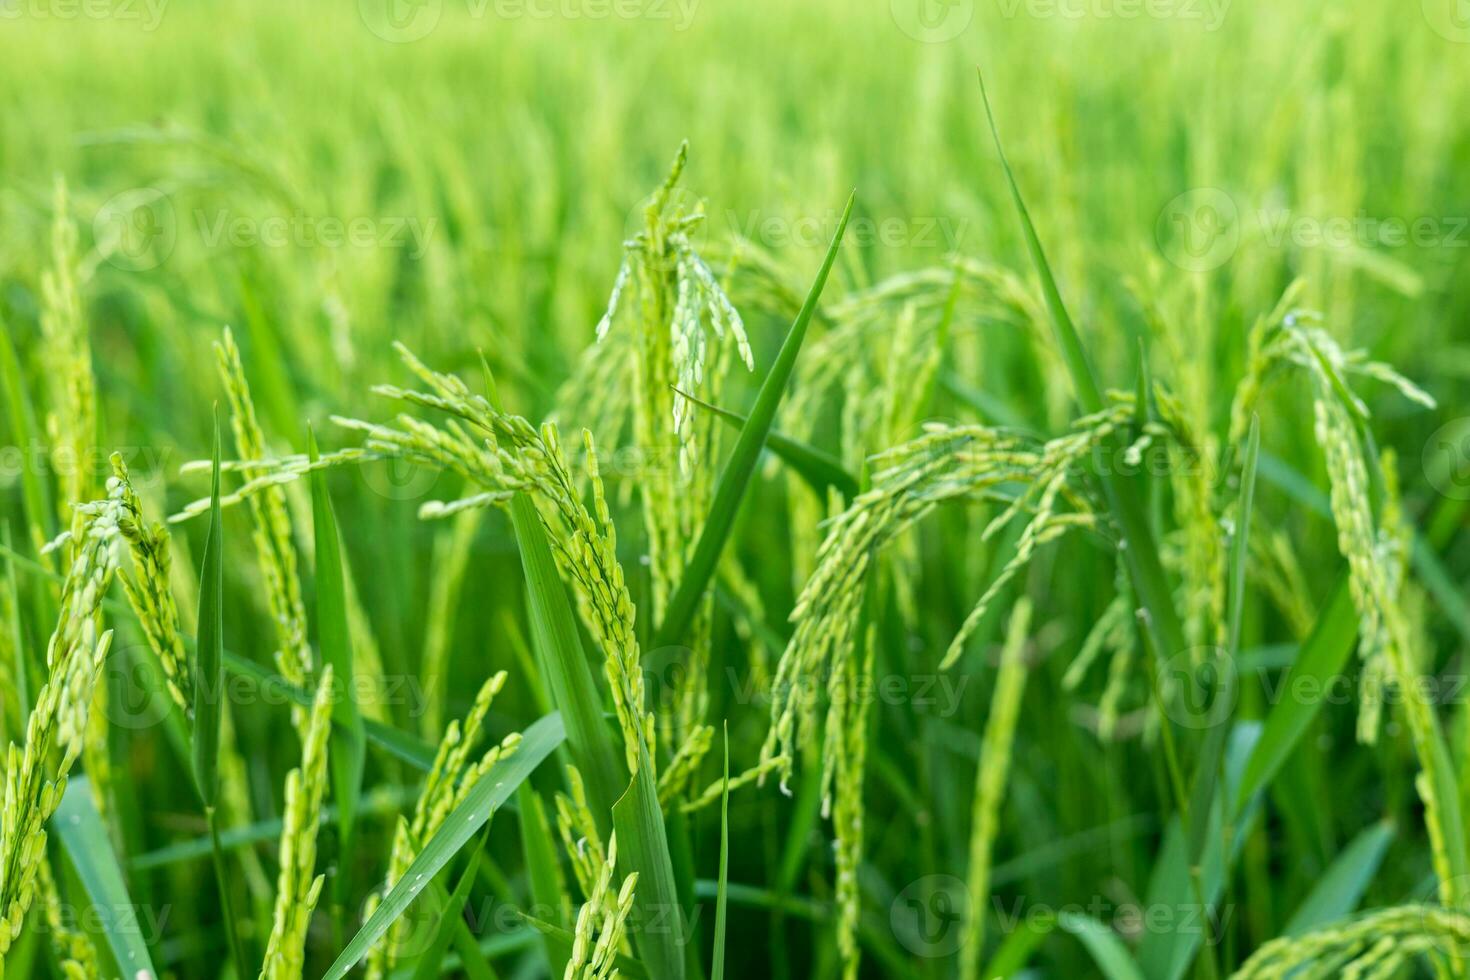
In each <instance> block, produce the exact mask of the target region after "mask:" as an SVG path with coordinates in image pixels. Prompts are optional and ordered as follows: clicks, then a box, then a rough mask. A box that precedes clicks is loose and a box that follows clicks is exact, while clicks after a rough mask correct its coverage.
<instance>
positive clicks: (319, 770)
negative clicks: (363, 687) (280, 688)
mask: <svg viewBox="0 0 1470 980" xmlns="http://www.w3.org/2000/svg"><path fill="white" fill-rule="evenodd" d="M331 731H332V667H331V665H330V664H328V665H327V666H325V667H323V668H322V672H321V680H320V681H319V682H318V684H317V691H316V698H315V700H314V701H313V702H312V707H311V714H310V716H309V718H308V720H307V725H306V740H305V743H304V744H303V746H302V752H301V765H300V767H299V768H296V769H292V770H291V771H290V772H289V773H287V775H286V813H285V818H284V821H283V827H282V829H281V848H280V863H281V871H280V876H279V878H278V879H277V882H276V905H275V913H274V915H273V917H272V922H271V934H270V939H269V940H268V941H267V944H266V950H265V960H264V961H263V963H262V965H261V969H260V976H261V980H300V977H301V971H302V969H303V967H304V951H305V948H306V931H307V926H308V924H309V923H310V922H311V913H312V911H313V910H314V909H315V908H316V903H317V898H318V896H320V895H321V890H322V882H323V881H325V880H326V876H325V875H318V874H315V872H316V836H317V830H318V828H319V827H320V826H321V813H322V799H323V797H325V796H326V792H327V737H328V736H329V735H330V734H331Z"/></svg>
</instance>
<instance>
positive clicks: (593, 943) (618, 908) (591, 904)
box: [563, 834, 638, 980]
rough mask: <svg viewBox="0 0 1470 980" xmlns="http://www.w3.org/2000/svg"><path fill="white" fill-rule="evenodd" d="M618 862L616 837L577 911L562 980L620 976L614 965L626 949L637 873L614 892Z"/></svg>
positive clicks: (606, 979) (611, 979)
mask: <svg viewBox="0 0 1470 980" xmlns="http://www.w3.org/2000/svg"><path fill="white" fill-rule="evenodd" d="M617 861H618V838H617V835H616V834H613V835H612V836H611V837H609V838H608V841H607V854H606V856H605V858H604V859H603V860H602V861H600V862H599V864H598V865H597V876H596V879H595V881H594V882H593V884H592V890H591V891H590V892H589V893H588V896H587V901H586V902H585V903H584V904H583V905H582V908H581V909H580V910H579V911H578V912H577V927H576V934H575V938H574V939H573V940H572V955H571V958H570V959H569V960H568V961H567V969H566V973H564V974H563V980H614V978H616V977H617V976H618V975H619V974H618V970H617V968H616V967H615V966H614V963H615V962H616V959H617V955H618V950H619V949H621V948H622V946H623V940H624V937H625V934H626V931H627V927H626V923H627V919H628V913H629V912H631V911H632V909H633V891H634V889H635V888H637V887H638V873H637V872H636V871H635V872H633V873H632V874H629V875H628V876H627V877H626V878H624V879H623V884H622V886H621V887H619V889H618V890H617V892H616V893H614V892H613V890H612V876H613V869H614V868H615V867H616V866H617Z"/></svg>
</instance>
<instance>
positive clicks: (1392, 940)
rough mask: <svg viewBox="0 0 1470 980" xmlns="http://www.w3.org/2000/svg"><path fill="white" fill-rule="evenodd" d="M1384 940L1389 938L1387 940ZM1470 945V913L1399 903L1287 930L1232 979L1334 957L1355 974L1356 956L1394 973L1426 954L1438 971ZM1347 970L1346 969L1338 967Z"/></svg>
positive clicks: (1270, 975) (1294, 972)
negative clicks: (1294, 931) (1316, 925)
mask: <svg viewBox="0 0 1470 980" xmlns="http://www.w3.org/2000/svg"><path fill="white" fill-rule="evenodd" d="M1385 944H1390V945H1388V946H1385ZM1467 945H1470V916H1466V915H1465V914H1464V913H1463V912H1456V911H1451V910H1449V909H1442V908H1438V907H1436V906H1432V905H1400V906H1395V907H1392V908H1386V909H1379V910H1377V911H1374V912H1369V913H1367V914H1365V915H1362V916H1358V917H1356V918H1353V919H1348V920H1345V921H1342V922H1337V923H1334V924H1332V925H1329V926H1325V927H1323V928H1321V929H1317V930H1314V931H1312V932H1308V933H1306V934H1305V935H1300V936H1284V937H1282V938H1279V939H1273V940H1271V941H1270V942H1268V943H1266V944H1264V945H1263V946H1261V947H1260V948H1259V949H1258V950H1256V951H1255V953H1254V954H1253V955H1252V956H1251V957H1250V959H1248V960H1246V962H1245V963H1244V964H1243V965H1242V966H1241V968H1240V969H1239V970H1237V971H1236V972H1235V973H1234V974H1233V975H1232V977H1233V980H1284V978H1286V977H1289V976H1301V975H1302V974H1301V973H1300V972H1298V971H1300V970H1301V969H1302V968H1303V967H1307V966H1310V965H1314V964H1321V963H1324V962H1325V963H1330V964H1332V968H1333V970H1334V972H1333V974H1332V975H1333V976H1347V975H1350V974H1349V973H1348V972H1346V971H1347V970H1349V969H1350V964H1352V963H1354V962H1355V961H1358V960H1361V959H1364V958H1369V960H1370V963H1373V964H1376V965H1377V967H1376V972H1374V973H1371V974H1361V975H1368V976H1375V977H1389V976H1395V975H1398V974H1399V971H1401V970H1403V969H1404V968H1405V967H1406V966H1408V965H1409V964H1411V963H1412V962H1413V961H1414V960H1416V959H1418V958H1420V957H1423V958H1424V959H1425V960H1426V961H1428V962H1429V963H1431V964H1434V965H1435V968H1436V972H1437V974H1438V975H1448V974H1443V973H1440V972H1439V971H1443V970H1444V969H1446V968H1447V964H1448V962H1449V957H1450V956H1451V955H1452V953H1453V951H1455V950H1463V949H1465V948H1466V947H1467ZM1338 971H1344V972H1338Z"/></svg>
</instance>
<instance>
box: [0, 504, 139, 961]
mask: <svg viewBox="0 0 1470 980" xmlns="http://www.w3.org/2000/svg"><path fill="white" fill-rule="evenodd" d="M122 515H123V505H122V500H121V487H120V486H115V487H114V489H113V493H112V494H111V495H110V496H109V497H107V498H106V499H104V500H100V501H96V502H94V503H90V504H80V505H77V506H76V507H74V508H73V517H72V526H71V531H70V532H69V534H70V536H69V544H70V547H69V548H68V549H66V550H67V551H68V552H69V554H70V559H69V561H70V564H69V566H68V568H67V570H66V577H65V581H64V584H63V586H62V592H61V607H60V612H59V614H58V616H57V626H56V632H55V633H53V634H52V636H51V641H50V644H49V645H48V647H47V650H46V667H47V681H46V683H45V685H44V686H42V688H41V690H40V692H39V693H38V694H37V695H36V703H35V706H34V707H33V708H32V709H31V714H30V718H29V719H28V721H27V722H26V732H25V745H24V748H23V749H22V747H20V746H18V745H16V744H15V743H14V742H12V743H11V745H10V750H9V752H8V754H7V757H6V764H5V808H4V812H3V815H0V957H3V956H4V954H5V952H6V951H7V950H8V949H9V948H10V944H11V942H13V941H14V939H15V937H16V935H18V934H19V932H20V927H21V922H22V920H23V919H24V917H25V913H26V910H27V909H28V908H30V905H31V902H32V900H33V899H34V897H35V892H36V876H37V871H38V868H39V866H40V864H41V863H42V862H43V861H44V860H45V850H46V831H45V829H44V828H45V824H46V821H47V820H49V819H50V817H51V814H52V813H54V812H55V811H56V807H57V805H58V804H59V803H60V802H61V795H62V793H63V791H64V790H65V788H66V776H67V773H68V772H69V771H70V770H71V767H72V764H73V763H74V762H75V761H76V759H77V756H78V755H79V754H80V752H81V750H82V742H83V738H84V736H85V731H86V727H87V714H88V708H89V706H90V705H91V703H92V694H93V690H94V689H95V687H96V686H97V677H98V675H99V673H100V672H101V669H102V664H103V661H104V660H105V659H106V656H107V650H108V647H109V645H110V644H111V641H112V633H111V632H110V631H109V632H105V633H101V632H100V631H99V623H100V619H101V617H100V612H101V606H102V600H103V597H104V596H105V595H106V593H107V588H108V585H109V584H110V583H111V581H112V575H113V572H114V570H115V568H116V564H115V556H114V552H113V542H114V539H115V538H116V537H117V535H118V533H119V522H120V520H121V519H122Z"/></svg>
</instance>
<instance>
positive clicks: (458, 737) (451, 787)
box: [363, 671, 521, 978]
mask: <svg viewBox="0 0 1470 980" xmlns="http://www.w3.org/2000/svg"><path fill="white" fill-rule="evenodd" d="M505 677H506V674H505V671H500V672H499V673H497V674H495V675H494V676H493V677H491V678H490V679H489V680H487V681H486V682H485V684H484V685H483V686H482V687H481V688H480V693H479V694H478V695H477V696H476V697H475V703H474V705H473V706H471V708H470V711H469V714H468V715H466V716H465V719H464V724H463V726H461V725H460V723H459V722H458V721H457V720H455V721H451V722H450V723H449V727H448V728H446V729H445V731H444V738H443V739H442V740H441V741H440V742H439V750H438V752H437V753H436V754H435V756H434V764H433V766H432V767H431V768H430V769H429V775H428V778H427V779H426V780H425V782H424V788H423V791H422V792H421V793H420V794H419V799H418V803H417V804H416V805H415V806H414V811H413V818H412V820H408V819H404V818H400V819H399V821H398V827H397V829H396V831H395V832H394V835H393V852H392V855H391V856H390V857H389V859H388V874H387V878H386V880H385V882H384V885H383V893H384V894H386V893H387V892H388V891H389V890H390V889H392V887H393V886H394V885H396V884H397V883H398V881H399V880H400V879H401V878H402V877H403V875H404V873H405V872H406V871H407V870H408V866H409V865H410V864H412V863H413V860H414V858H416V857H417V856H418V853H419V849H420V848H421V847H422V846H423V844H424V842H425V841H428V840H429V839H430V838H431V837H433V836H434V834H435V833H437V832H438V830H439V828H440V827H441V826H443V823H444V821H445V819H447V818H448V816H449V814H450V813H452V812H453V811H454V808H455V807H457V806H459V805H460V804H461V803H463V802H464V798H465V796H466V794H468V793H469V791H470V788H471V787H473V786H474V785H475V783H476V782H478V781H479V779H480V777H481V776H483V775H485V773H487V772H489V771H490V768H491V767H492V766H494V765H495V764H496V763H497V762H499V761H500V760H501V759H504V758H506V757H508V756H509V755H510V754H511V753H512V752H514V751H515V750H516V747H517V746H518V745H519V744H520V741H521V736H520V733H518V732H512V733H511V734H509V735H507V736H506V737H505V738H504V739H503V740H502V741H501V742H499V743H498V744H496V745H492V746H491V747H490V748H488V749H486V750H485V751H484V752H483V753H481V754H480V755H479V757H478V758H472V753H473V752H474V751H475V748H476V746H477V744H478V743H479V741H480V735H481V731H482V728H483V726H484V722H485V716H486V715H487V714H488V713H489V711H490V705H491V703H492V702H493V701H494V700H495V695H496V694H498V693H499V692H500V689H501V688H502V687H504V686H505ZM380 901H381V898H380V896H378V895H373V896H372V897H371V898H369V899H368V904H367V907H366V909H365V910H364V916H363V917H364V918H365V919H366V918H367V917H369V916H371V915H372V913H373V910H374V909H375V908H377V905H378V903H379V902H380ZM406 930H407V923H406V922H405V921H404V920H403V919H398V920H396V921H395V922H394V923H393V925H392V927H391V928H390V929H389V930H388V933H387V935H385V936H384V937H383V939H382V940H380V941H379V942H378V944H377V945H376V946H374V947H373V949H372V952H371V953H370V954H369V955H368V963H367V976H368V977H372V978H381V977H383V976H385V975H386V973H387V971H388V970H389V968H391V967H392V966H393V964H394V962H396V960H397V957H398V947H399V946H400V945H401V944H402V943H403V941H404V940H405V938H406Z"/></svg>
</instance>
